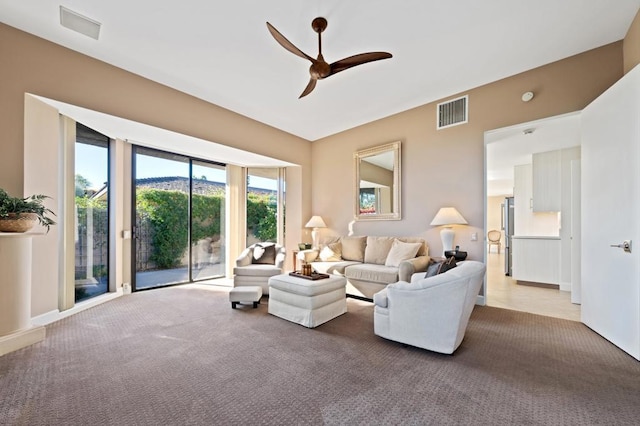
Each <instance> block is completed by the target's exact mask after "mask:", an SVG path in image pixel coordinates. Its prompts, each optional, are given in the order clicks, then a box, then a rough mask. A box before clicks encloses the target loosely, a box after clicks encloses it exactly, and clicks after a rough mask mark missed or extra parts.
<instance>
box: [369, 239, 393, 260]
mask: <svg viewBox="0 0 640 426" xmlns="http://www.w3.org/2000/svg"><path fill="white" fill-rule="evenodd" d="M394 241H395V238H394V237H367V246H366V247H365V249H364V263H375V264H376V265H384V262H385V261H386V260H387V255H388V254H389V251H390V250H391V245H392V244H393V242H394Z"/></svg>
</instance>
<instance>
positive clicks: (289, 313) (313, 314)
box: [269, 274, 347, 328]
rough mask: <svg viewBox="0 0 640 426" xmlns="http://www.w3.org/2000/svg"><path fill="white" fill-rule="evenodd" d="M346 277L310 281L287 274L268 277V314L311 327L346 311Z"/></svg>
mask: <svg viewBox="0 0 640 426" xmlns="http://www.w3.org/2000/svg"><path fill="white" fill-rule="evenodd" d="M346 285H347V280H346V279H345V278H343V277H339V276H332V277H330V278H325V279H321V280H315V281H313V280H307V279H304V278H298V277H292V276H290V275H288V274H283V275H276V276H274V277H271V278H269V313H270V314H271V315H275V316H277V317H280V318H283V319H286V320H288V321H291V322H295V323H297V324H300V325H304V326H305V327H308V328H313V327H317V326H319V325H320V324H324V323H325V322H327V321H329V320H331V319H333V318H335V317H337V316H340V315H342V314H344V313H345V312H347V299H346V291H345V287H346Z"/></svg>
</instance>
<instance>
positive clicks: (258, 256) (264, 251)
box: [251, 244, 276, 265]
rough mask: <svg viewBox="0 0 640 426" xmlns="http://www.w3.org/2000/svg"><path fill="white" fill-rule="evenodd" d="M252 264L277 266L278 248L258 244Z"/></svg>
mask: <svg viewBox="0 0 640 426" xmlns="http://www.w3.org/2000/svg"><path fill="white" fill-rule="evenodd" d="M251 263H253V264H254V265H255V264H258V265H275V263H276V246H275V244H256V245H255V247H254V248H253V257H252V258H251Z"/></svg>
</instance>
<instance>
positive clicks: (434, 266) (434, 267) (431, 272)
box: [424, 259, 444, 278]
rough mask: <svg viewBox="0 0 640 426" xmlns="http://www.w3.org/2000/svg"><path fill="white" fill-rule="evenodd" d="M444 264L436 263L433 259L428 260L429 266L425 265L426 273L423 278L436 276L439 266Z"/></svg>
mask: <svg viewBox="0 0 640 426" xmlns="http://www.w3.org/2000/svg"><path fill="white" fill-rule="evenodd" d="M442 263H444V260H440V261H436V260H433V259H429V264H428V265H427V273H426V274H424V277H425V278H429V277H435V276H436V275H438V270H439V269H440V265H442Z"/></svg>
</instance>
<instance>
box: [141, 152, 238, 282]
mask: <svg viewBox="0 0 640 426" xmlns="http://www.w3.org/2000/svg"><path fill="white" fill-rule="evenodd" d="M133 159H134V165H133V176H134V190H133V194H134V195H133V196H134V200H133V203H132V204H133V208H134V212H133V215H134V217H135V227H134V241H135V244H134V253H133V257H134V259H133V261H134V265H135V271H134V280H133V281H134V283H133V289H134V290H143V289H149V288H156V287H162V286H166V285H172V284H179V283H185V282H190V281H194V280H202V279H206V278H214V277H219V276H222V275H224V268H225V264H224V241H225V239H224V226H223V224H224V208H225V207H224V206H225V198H224V195H225V186H226V170H225V166H224V165H220V164H215V163H209V162H205V161H202V160H195V159H192V158H190V157H186V156H183V155H178V154H171V153H167V152H162V151H157V150H154V149H149V148H142V147H134V155H133Z"/></svg>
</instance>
